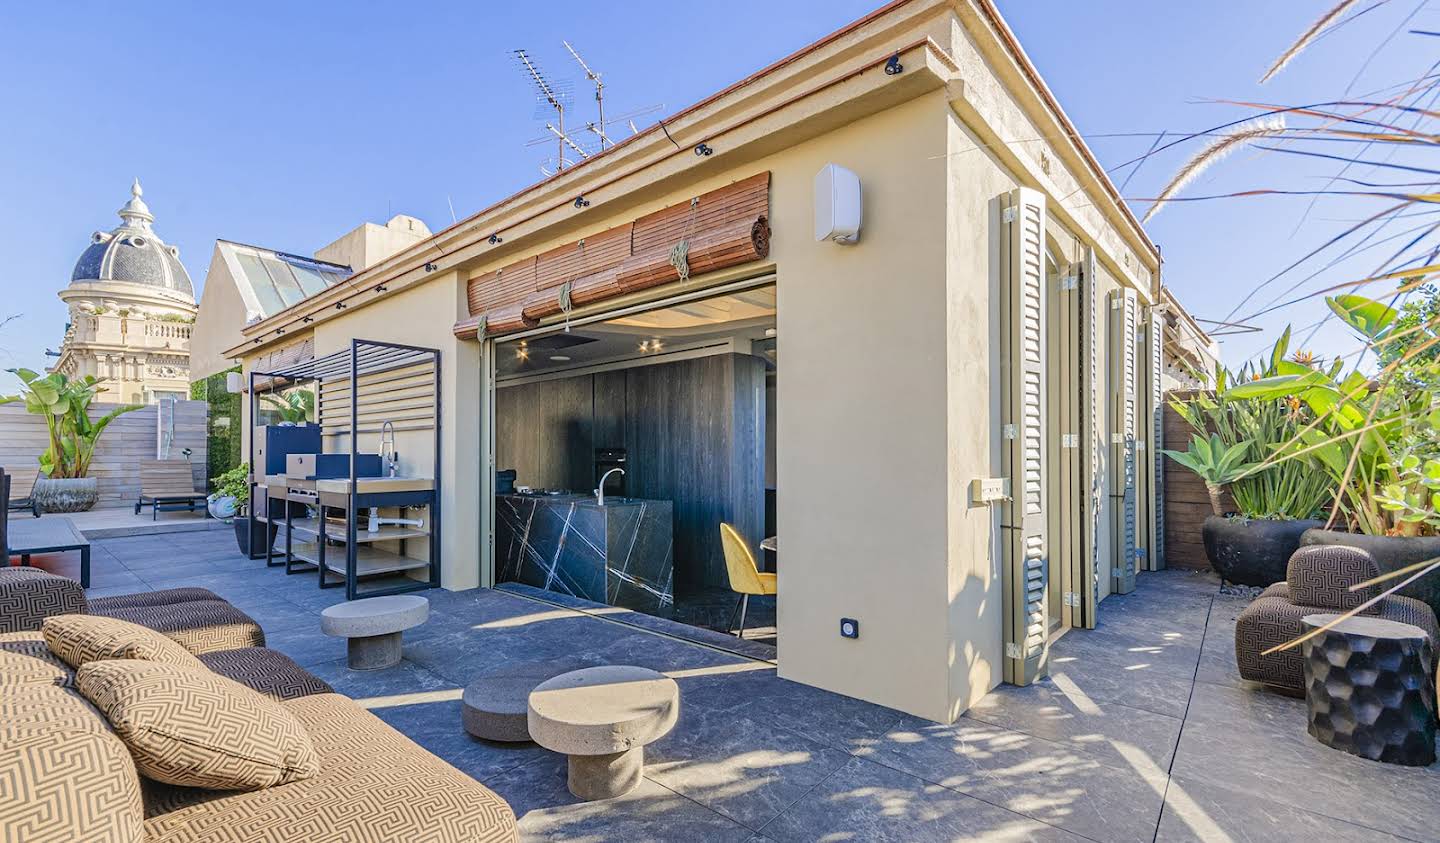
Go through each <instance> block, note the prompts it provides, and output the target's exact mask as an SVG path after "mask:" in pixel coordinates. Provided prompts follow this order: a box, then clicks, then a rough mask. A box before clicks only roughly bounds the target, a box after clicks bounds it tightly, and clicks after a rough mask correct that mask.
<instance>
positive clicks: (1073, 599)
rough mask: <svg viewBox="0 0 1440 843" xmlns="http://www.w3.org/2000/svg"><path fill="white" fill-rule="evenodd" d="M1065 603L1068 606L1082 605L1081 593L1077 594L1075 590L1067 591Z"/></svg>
mask: <svg viewBox="0 0 1440 843" xmlns="http://www.w3.org/2000/svg"><path fill="white" fill-rule="evenodd" d="M1065 605H1066V606H1079V605H1080V595H1079V594H1076V593H1075V592H1073V591H1067V592H1065Z"/></svg>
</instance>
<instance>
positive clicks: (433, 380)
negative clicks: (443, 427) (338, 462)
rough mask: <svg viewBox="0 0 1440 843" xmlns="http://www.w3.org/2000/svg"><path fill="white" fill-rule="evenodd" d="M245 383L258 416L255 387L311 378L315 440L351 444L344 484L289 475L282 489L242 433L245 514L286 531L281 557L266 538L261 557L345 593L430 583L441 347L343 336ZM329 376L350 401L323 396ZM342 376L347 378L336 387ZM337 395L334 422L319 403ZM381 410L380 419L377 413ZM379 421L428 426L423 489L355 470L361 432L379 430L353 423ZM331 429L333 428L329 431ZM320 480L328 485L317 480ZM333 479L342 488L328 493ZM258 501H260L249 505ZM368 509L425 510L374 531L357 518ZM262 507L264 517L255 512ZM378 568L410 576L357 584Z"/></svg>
mask: <svg viewBox="0 0 1440 843" xmlns="http://www.w3.org/2000/svg"><path fill="white" fill-rule="evenodd" d="M424 367H428V369H429V371H428V374H429V376H430V383H429V384H428V386H429V387H430V388H429V389H428V390H426V389H424V387H425V386H426V385H427V384H424V383H422V382H421V381H422V379H423V378H424V377H425V375H426V374H427V373H426V372H425V370H424ZM249 382H250V418H251V420H252V423H253V421H254V420H255V419H257V418H258V416H259V410H260V404H259V400H260V395H261V392H262V390H268V391H274V390H277V389H285V388H290V387H293V386H302V385H306V384H313V385H314V386H315V389H316V406H317V408H318V410H319V412H320V423H321V425H322V435H321V441H322V442H323V441H324V440H325V438H326V437H330V436H336V435H343V436H345V437H346V439H347V440H348V442H349V455H350V476H349V478H348V482H347V478H338V479H336V480H334V481H326V480H320V481H315V480H310V481H302V480H295V481H290V480H289V479H288V478H287V480H286V486H285V488H283V489H280V488H271V487H270V484H269V482H268V480H269V478H268V477H266V476H265V475H263V474H260V475H257V474H256V473H255V471H254V468H253V467H254V465H255V437H254V436H251V437H250V454H249V456H250V464H251V466H252V474H251V478H250V490H251V491H250V498H251V508H250V511H251V512H252V513H253V514H254V517H253V521H254V522H255V523H256V525H258V526H259V532H260V534H261V535H262V536H268V524H269V523H270V522H271V521H272V520H273V521H274V522H275V525H276V527H277V528H278V529H279V530H281V531H283V532H284V536H285V539H284V541H285V545H284V550H283V553H282V554H280V555H281V556H282V557H283V558H282V560H281V561H275V560H276V555H277V554H276V551H275V548H274V542H270V543H268V544H267V546H266V554H265V561H266V564H267V565H274V566H279V565H284V566H285V571H286V573H287V574H293V573H301V572H304V571H312V570H313V571H317V572H318V574H319V577H318V580H319V587H320V588H338V587H341V586H344V588H345V597H346V599H347V600H354V599H356V598H357V597H378V596H382V595H386V594H401V593H405V592H409V591H418V590H421V589H427V588H438V587H439V586H440V525H441V518H440V466H441V453H440V406H441V405H440V352H439V350H438V349H433V348H421V347H419V346H410V345H401V344H399V343H388V342H380V341H377V340H361V339H356V340H351V342H350V348H349V349H348V350H346V351H341V352H337V353H335V354H330V355H326V356H325V357H317V358H315V359H313V360H309V361H305V362H303V363H297V364H295V365H293V366H289V367H286V368H284V369H279V370H276V371H268V372H260V371H255V372H251V373H250V381H249ZM327 384H328V385H330V386H331V388H332V390H334V391H336V392H338V393H340V394H342V395H345V396H348V399H347V400H346V401H345V402H341V401H339V400H335V399H329V398H328V397H327V396H326V395H325V386H326V385H327ZM340 384H344V385H345V386H344V388H343V389H341V388H340V386H339V385H340ZM397 384H398V385H397ZM367 387H368V388H369V390H370V391H369V392H368V394H367V393H366V392H365V391H364V390H365V388H367ZM426 392H428V395H427V394H425V393H426ZM338 403H346V404H348V419H345V418H344V417H343V416H342V417H341V421H339V422H334V421H331V420H330V419H329V418H327V417H326V413H325V407H326V406H327V404H338ZM381 416H385V418H384V419H380V417H381ZM384 421H390V422H393V423H394V426H395V428H396V429H402V430H423V429H426V428H427V427H428V428H430V429H431V430H432V431H433V435H434V445H433V449H434V450H433V453H434V464H433V469H432V473H431V477H430V478H429V480H430V482H429V488H426V489H414V488H409V489H386V488H383V487H384V486H386V485H387V483H385V482H377V481H386V480H390V479H391V478H385V477H382V478H365V477H357V476H356V465H357V460H356V457H357V456H358V455H359V454H360V453H361V451H360V447H359V441H360V437H361V436H362V435H365V434H370V433H378V432H379V428H371V429H367V428H363V427H362V426H361V425H362V424H371V425H376V424H380V423H383V422H384ZM402 425H403V427H402ZM332 428H333V429H334V430H333V432H327V431H328V430H331V429H332ZM321 485H324V486H329V487H331V488H330V489H324V488H320V486H321ZM388 485H405V484H395V483H391V484H388ZM336 486H339V487H340V488H341V489H342V490H343V491H335V490H334V487H336ZM367 487H371V488H368V489H367ZM261 500H263V502H264V506H255V505H254V504H255V503H257V502H259V501H261ZM295 504H304V505H305V506H306V507H307V508H313V509H314V511H315V513H316V514H317V515H318V517H314V516H311V515H309V514H307V515H304V516H297V514H296V506H295ZM277 505H278V506H277ZM372 507H376V508H379V507H386V508H392V507H393V508H400V509H402V510H405V509H423V510H425V517H424V518H423V519H422V520H423V521H424V525H423V526H422V527H418V528H417V527H410V526H405V525H385V526H382V527H380V529H379V530H377V531H375V532H373V533H372V532H368V531H367V530H365V529H364V528H363V526H362V525H361V523H360V521H361V519H362V518H363V515H361V513H362V512H364V511H365V510H368V509H370V508H372ZM306 511H307V513H308V512H309V511H310V510H309V509H307V510H306ZM262 512H263V513H264V515H261V514H259V513H262ZM331 513H343V516H344V517H343V521H340V520H338V519H332V518H329V515H330V514H331ZM278 538H279V536H278V535H277V539H278ZM263 540H264V539H263V538H262V539H261V541H263ZM417 541H424V542H426V544H427V547H426V550H427V552H426V554H425V556H426V558H425V559H417V558H415V557H413V556H408V555H406V551H407V550H408V549H409V547H408V545H409V543H411V542H417ZM380 542H396V543H398V545H399V550H398V551H392V550H386V549H382V548H380V547H376V546H375V545H376V544H377V543H380ZM422 568H427V569H428V571H427V574H428V576H427V577H426V578H425V579H415V578H414V572H415V571H418V570H420V569H422ZM385 575H402V576H403V577H404V578H406V579H408V580H410V581H409V582H401V583H393V584H387V585H384V586H380V587H371V588H362V583H361V579H362V578H366V579H372V578H375V577H378V576H385Z"/></svg>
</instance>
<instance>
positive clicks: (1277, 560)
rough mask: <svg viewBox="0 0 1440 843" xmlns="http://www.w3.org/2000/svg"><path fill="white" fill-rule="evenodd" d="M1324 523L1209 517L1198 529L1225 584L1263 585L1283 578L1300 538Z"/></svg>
mask: <svg viewBox="0 0 1440 843" xmlns="http://www.w3.org/2000/svg"><path fill="white" fill-rule="evenodd" d="M1324 525H1325V522H1324V521H1308V520H1300V521H1271V520H1267V519H1255V520H1251V519H1249V518H1221V517H1220V516H1218V515H1211V516H1210V517H1208V518H1206V519H1205V526H1204V527H1203V528H1201V538H1203V539H1204V541H1205V555H1206V556H1208V557H1209V558H1210V567H1212V568H1214V569H1215V571H1216V573H1218V574H1220V576H1221V577H1223V578H1224V579H1225V580H1227V581H1228V582H1234V583H1241V584H1243V585H1259V586H1266V585H1270V584H1272V583H1277V582H1282V581H1284V579H1285V566H1286V565H1287V564H1289V562H1290V554H1292V553H1294V552H1295V550H1296V548H1298V547H1300V536H1301V535H1302V534H1304V533H1305V531H1307V530H1310V529H1312V528H1314V527H1323V526H1324Z"/></svg>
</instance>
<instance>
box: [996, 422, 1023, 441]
mask: <svg viewBox="0 0 1440 843" xmlns="http://www.w3.org/2000/svg"><path fill="white" fill-rule="evenodd" d="M1001 430H1002V431H1003V432H1004V435H1005V438H1006V439H1019V438H1020V428H1018V427H1016V426H1015V425H1013V424H1007V425H1005V426H1004V427H1003V428H1001Z"/></svg>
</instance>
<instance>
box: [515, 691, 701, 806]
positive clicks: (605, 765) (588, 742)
mask: <svg viewBox="0 0 1440 843" xmlns="http://www.w3.org/2000/svg"><path fill="white" fill-rule="evenodd" d="M679 715H680V686H678V685H676V684H675V680H674V679H671V678H670V677H668V676H665V675H664V674H661V673H656V672H655V671H653V670H648V669H646V668H643V667H629V666H624V665H609V666H606V667H589V668H585V669H584V670H576V671H572V672H570V673H564V674H561V675H560V676H557V677H555V678H554V679H549V680H547V681H545V682H542V683H540V684H539V685H537V686H535V690H534V691H532V692H531V693H530V709H529V725H530V737H531V738H532V739H533V740H534V741H535V742H536V743H538V744H540V745H541V746H543V747H545V748H546V749H550V750H553V751H555V752H563V753H564V754H566V755H568V756H570V772H569V784H570V792H571V793H573V794H575V795H576V796H578V797H580V798H581V799H585V800H593V799H610V798H612V797H616V796H623V795H625V794H626V793H629V792H630V791H631V790H634V789H635V787H636V786H637V785H639V784H640V778H641V776H642V775H643V772H644V768H645V744H648V743H651V742H652V741H655V740H658V739H659V738H662V737H664V736H665V735H666V734H668V733H669V731H670V730H671V729H672V728H674V726H675V720H676V718H677V717H679Z"/></svg>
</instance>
